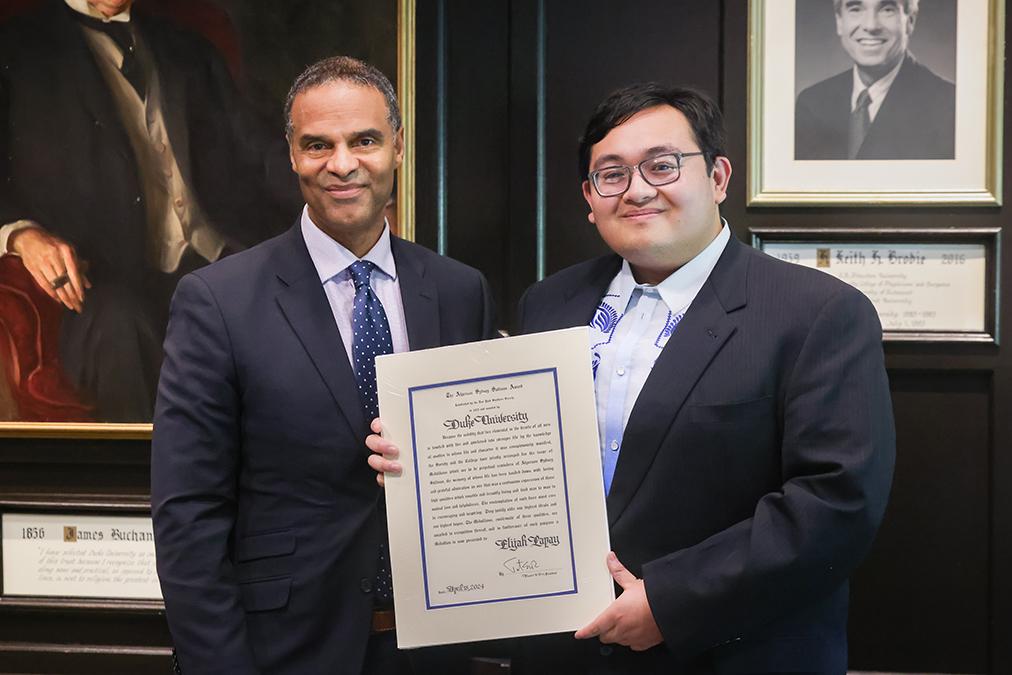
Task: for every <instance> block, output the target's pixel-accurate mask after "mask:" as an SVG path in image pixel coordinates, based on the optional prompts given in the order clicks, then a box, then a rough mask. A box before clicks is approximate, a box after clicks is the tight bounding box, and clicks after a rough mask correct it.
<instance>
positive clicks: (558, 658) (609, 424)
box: [369, 84, 895, 675]
mask: <svg viewBox="0 0 1012 675" xmlns="http://www.w3.org/2000/svg"><path fill="white" fill-rule="evenodd" d="M580 165H581V175H582V176H584V181H583V194H584V197H585V198H586V200H587V203H588V205H589V206H590V216H589V218H590V221H591V222H592V223H594V224H595V225H596V226H597V229H598V232H599V233H600V234H601V237H602V238H603V239H604V241H605V243H607V244H608V246H609V248H611V249H612V250H613V251H614V253H612V254H610V255H606V256H604V257H601V258H597V259H595V260H590V261H587V262H584V263H581V264H578V265H575V266H573V267H570V268H568V269H565V270H562V271H561V272H558V273H557V274H554V275H552V276H550V277H548V278H547V279H545V280H543V281H541V282H539V283H537V284H535V285H534V286H532V287H531V288H530V289H528V291H527V293H526V294H525V295H524V297H523V299H522V300H521V303H520V322H521V330H522V331H523V332H527V333H530V332H537V331H544V330H553V329H560V328H568V327H571V326H586V325H589V326H590V328H591V336H592V340H591V363H592V365H593V368H594V384H595V389H596V395H597V396H596V397H597V407H598V427H599V435H600V440H601V461H602V464H603V467H604V480H605V489H606V491H607V495H608V496H607V504H608V521H609V526H610V531H611V543H612V548H613V551H614V554H613V555H610V556H609V559H608V566H609V568H610V569H611V572H612V575H613V576H614V578H615V581H616V583H617V584H618V585H620V586H621V587H622V593H621V595H620V596H619V597H618V598H617V599H616V600H615V601H614V603H613V604H612V605H611V606H609V607H608V608H607V609H606V610H605V611H604V612H602V613H601V615H600V616H598V617H594V618H592V617H588V620H589V623H588V624H587V625H586V626H585V627H584V628H582V629H580V630H579V631H577V633H576V634H575V636H569V635H553V636H543V637H537V638H526V639H524V640H523V641H522V649H521V653H520V654H519V655H518V658H517V659H516V660H515V662H514V672H515V673H518V674H526V673H602V674H603V673H609V674H616V673H630V674H631V673H637V674H641V673H666V674H667V673H683V674H687V673H693V674H703V673H706V674H717V673H720V674H724V673H736V674H737V673H769V674H772V673H831V674H834V675H842V674H843V673H845V672H846V670H847V604H848V585H847V579H848V577H849V576H850V574H851V572H852V571H853V569H854V567H855V566H856V565H857V564H858V563H859V562H860V561H861V559H862V558H863V557H864V556H865V554H866V553H867V552H868V550H869V548H870V546H871V543H872V539H873V538H874V536H875V532H876V531H877V529H878V525H879V523H880V522H881V519H882V515H883V512H884V510H885V505H886V501H887V497H888V494H889V487H890V484H891V481H892V472H893V465H894V461H895V435H894V430H893V419H892V407H891V404H890V397H889V384H888V381H887V379H886V373H885V368H884V365H883V355H882V343H881V339H882V330H881V326H880V324H879V320H878V316H877V315H876V312H875V308H874V307H873V306H872V304H871V303H870V302H869V301H868V299H867V298H866V297H865V296H864V295H862V294H861V293H860V292H858V291H857V290H856V289H854V288H852V287H851V286H848V285H847V284H845V283H843V282H841V281H839V280H837V279H835V278H834V277H831V276H829V275H828V274H823V273H822V272H819V271H817V270H811V269H807V268H804V267H800V266H796V265H792V264H789V263H786V262H782V261H778V260H775V259H773V258H771V257H769V256H767V255H765V254H763V253H761V252H758V251H756V250H753V249H751V248H748V247H746V246H744V245H743V244H741V243H739V242H738V240H737V239H735V237H734V236H733V235H732V234H731V231H730V229H729V227H728V225H727V223H726V222H723V220H722V219H721V217H720V213H719V210H718V206H719V204H721V203H722V202H723V201H724V199H725V198H726V196H727V186H728V181H729V180H730V177H731V163H730V161H729V160H728V159H727V157H726V156H725V150H724V130H723V121H722V118H721V114H720V111H719V110H718V109H717V107H716V105H714V103H713V102H712V101H710V100H709V99H708V98H706V97H704V96H702V95H700V94H698V93H696V92H693V91H690V90H684V89H668V88H665V87H662V86H660V85H656V84H643V85H635V86H632V87H628V88H626V89H623V90H620V91H617V92H615V93H614V94H612V95H611V96H610V97H608V98H607V99H606V100H605V101H604V102H603V103H602V104H601V105H600V106H599V107H598V108H597V110H596V111H595V113H594V115H593V117H592V118H591V120H590V122H589V124H588V125H587V130H586V133H585V135H584V137H583V139H582V141H581V145H580ZM369 446H370V448H371V449H373V451H374V453H376V454H374V455H373V456H371V457H370V458H369V464H370V465H371V466H372V467H373V468H374V469H376V470H378V471H398V470H399V469H400V466H399V464H398V463H397V462H396V461H395V460H396V456H397V451H396V449H395V448H393V446H392V445H391V444H389V443H388V442H384V441H383V440H382V439H380V438H379V437H378V436H373V437H371V438H370V439H369ZM574 637H575V638H576V639H574ZM592 638H597V639H596V640H594V639H592Z"/></svg>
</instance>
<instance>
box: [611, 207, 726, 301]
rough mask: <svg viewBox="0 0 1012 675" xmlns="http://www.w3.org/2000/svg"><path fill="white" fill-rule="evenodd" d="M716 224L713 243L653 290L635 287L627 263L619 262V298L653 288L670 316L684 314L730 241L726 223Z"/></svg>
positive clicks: (637, 285) (640, 286)
mask: <svg viewBox="0 0 1012 675" xmlns="http://www.w3.org/2000/svg"><path fill="white" fill-rule="evenodd" d="M720 221H721V222H722V223H723V227H721V228H720V232H719V233H718V234H717V236H716V237H714V238H713V241H711V242H710V243H709V244H707V246H706V248H704V249H703V250H702V251H700V252H699V253H697V254H696V257H695V258H693V259H692V260H690V261H689V262H687V263H685V264H684V265H682V266H681V267H679V268H678V269H677V270H675V271H674V272H672V273H671V274H670V275H668V277H667V278H666V279H665V280H664V281H662V282H661V283H659V284H657V285H656V286H651V285H649V284H637V283H636V280H635V279H634V278H633V274H632V268H630V267H629V261H627V260H623V261H622V270H621V271H620V272H619V276H620V279H621V281H620V286H619V288H620V289H621V290H620V291H619V292H620V294H621V296H622V297H624V298H629V297H630V296H631V295H632V291H633V289H634V288H641V289H644V290H645V289H649V288H655V289H657V292H658V293H659V294H660V296H661V299H662V300H664V304H665V305H667V306H668V309H669V310H671V311H672V312H674V313H680V312H683V311H685V310H686V309H687V308H688V306H689V304H690V303H691V302H692V300H693V299H694V298H695V297H696V294H697V293H699V289H700V288H702V287H703V284H705V283H706V280H707V279H708V278H709V277H710V272H711V271H712V270H713V267H714V265H716V264H717V260H718V259H719V258H720V254H721V253H723V252H724V247H725V246H727V242H728V241H729V240H730V239H731V228H730V227H728V224H727V221H726V220H724V219H723V218H721V219H720Z"/></svg>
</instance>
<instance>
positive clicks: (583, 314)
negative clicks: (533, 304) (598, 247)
mask: <svg viewBox="0 0 1012 675" xmlns="http://www.w3.org/2000/svg"><path fill="white" fill-rule="evenodd" d="M621 267H622V258H620V257H618V256H617V255H609V256H604V257H602V258H598V259H597V260H596V261H595V264H594V265H593V266H592V267H591V268H590V269H589V270H588V271H587V274H586V276H584V277H583V278H582V279H579V280H578V281H577V282H576V283H573V284H569V285H568V286H567V287H566V288H565V289H564V291H563V292H562V293H560V296H561V297H559V298H558V299H557V300H555V301H551V302H545V303H542V309H541V312H542V313H541V315H539V316H532V317H529V319H528V318H527V317H525V323H527V324H529V325H525V326H523V327H522V328H523V332H525V333H526V332H532V331H546V330H558V329H560V328H572V327H574V326H586V325H588V324H589V323H590V320H591V319H593V318H594V312H595V311H596V310H597V306H598V305H599V304H600V303H601V298H602V297H603V296H604V294H605V292H606V291H607V290H608V286H609V285H610V284H611V281H612V279H614V278H615V275H616V274H618V271H619V269H620V268H621Z"/></svg>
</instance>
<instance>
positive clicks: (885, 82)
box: [850, 56, 906, 110]
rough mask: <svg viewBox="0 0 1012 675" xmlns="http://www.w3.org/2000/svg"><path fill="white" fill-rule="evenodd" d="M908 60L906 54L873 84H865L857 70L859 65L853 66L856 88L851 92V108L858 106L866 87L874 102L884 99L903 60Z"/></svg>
mask: <svg viewBox="0 0 1012 675" xmlns="http://www.w3.org/2000/svg"><path fill="white" fill-rule="evenodd" d="M904 61H906V57H905V56H904V57H903V58H902V59H900V62H899V63H897V64H896V65H895V66H894V67H893V69H892V70H890V71H889V72H888V73H886V74H885V76H884V77H880V78H879V79H877V80H875V81H874V82H872V83H871V84H869V85H867V86H865V84H864V82H862V81H861V75H860V74H859V73H858V72H857V66H856V65H855V66H854V68H853V72H854V89H853V91H851V94H850V109H851V110H853V109H854V108H855V107H856V106H857V97H858V96H860V95H861V92H862V91H864V90H865V89H867V90H868V96H869V97H870V98H871V100H872V102H873V103H880V102H881V101H882V99H884V98H885V97H886V94H888V93H889V87H891V86H893V81H894V80H895V79H896V76H897V75H898V74H899V72H900V68H901V67H902V66H903V62H904Z"/></svg>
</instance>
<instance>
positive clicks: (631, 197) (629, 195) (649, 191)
mask: <svg viewBox="0 0 1012 675" xmlns="http://www.w3.org/2000/svg"><path fill="white" fill-rule="evenodd" d="M656 195H657V188H655V187H654V186H653V185H651V184H650V183H648V182H647V181H646V179H644V178H643V174H641V173H640V172H639V171H633V172H632V176H631V177H630V178H629V189H628V190H626V191H625V195H624V197H625V199H626V201H629V202H632V203H634V204H642V203H644V202H648V201H650V200H651V199H653V198H654V197H655V196H656Z"/></svg>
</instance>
